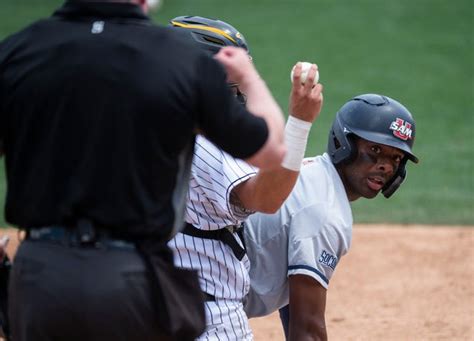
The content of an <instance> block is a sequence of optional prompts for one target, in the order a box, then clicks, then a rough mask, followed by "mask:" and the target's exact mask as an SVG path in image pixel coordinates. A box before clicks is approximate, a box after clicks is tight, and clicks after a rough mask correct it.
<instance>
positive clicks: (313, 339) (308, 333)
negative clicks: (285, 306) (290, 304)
mask: <svg viewBox="0 0 474 341" xmlns="http://www.w3.org/2000/svg"><path fill="white" fill-rule="evenodd" d="M296 319H297V318H295V319H292V318H291V315H290V332H289V334H290V337H289V340H290V341H327V339H328V336H327V331H326V323H325V321H318V320H317V319H311V320H309V319H306V321H305V319H304V318H303V320H300V321H299V322H296V321H294V320H296Z"/></svg>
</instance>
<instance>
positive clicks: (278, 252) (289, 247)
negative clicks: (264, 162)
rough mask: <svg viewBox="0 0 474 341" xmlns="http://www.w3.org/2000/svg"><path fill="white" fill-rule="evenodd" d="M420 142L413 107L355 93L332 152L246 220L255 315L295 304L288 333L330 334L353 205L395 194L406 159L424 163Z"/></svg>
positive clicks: (305, 336) (332, 137) (294, 336)
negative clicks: (330, 310) (328, 314)
mask: <svg viewBox="0 0 474 341" xmlns="http://www.w3.org/2000/svg"><path fill="white" fill-rule="evenodd" d="M414 140H415V122H414V120H413V118H412V116H411V114H410V112H409V111H408V110H407V109H406V108H405V107H404V106H403V105H401V104H400V103H398V102H397V101H395V100H393V99H391V98H389V97H386V96H380V95H375V94H366V95H361V96H357V97H354V98H353V99H351V100H350V101H349V102H347V103H346V104H345V105H344V106H343V107H342V108H341V109H340V110H339V111H338V113H337V114H336V118H335V120H334V123H333V125H332V128H331V130H330V133H329V142H328V146H327V152H326V153H324V154H323V155H321V156H317V157H315V158H311V159H307V160H306V161H305V165H304V166H303V167H302V169H301V174H300V177H299V179H298V181H297V184H296V185H295V188H294V190H293V192H292V193H291V194H290V196H289V197H288V199H287V200H286V201H285V203H284V204H283V206H282V207H281V208H280V210H279V211H278V212H276V213H275V214H270V215H269V214H260V213H259V214H255V215H252V216H251V217H249V219H248V220H247V221H246V223H245V229H244V239H245V245H246V248H247V253H248V256H249V259H250V261H251V270H250V283H251V289H250V293H249V295H248V297H247V299H246V305H245V311H246V312H247V314H248V316H249V317H256V316H264V315H267V314H270V313H271V312H273V311H275V310H278V309H279V308H282V307H284V306H285V305H287V304H288V303H289V310H288V307H286V308H285V309H284V310H283V311H281V312H280V315H281V317H282V321H283V325H284V327H285V334H286V335H287V337H288V336H289V338H290V339H291V340H310V339H311V340H313V339H318V340H325V339H326V338H327V333H326V326H325V320H324V313H325V307H326V291H327V289H328V286H329V281H330V279H331V277H332V275H333V273H334V270H335V269H336V266H337V264H338V262H339V260H340V259H341V257H342V256H343V255H345V254H346V253H347V251H348V250H349V247H350V245H351V235H352V212H351V207H350V203H351V202H352V201H355V200H357V199H358V198H361V197H363V198H368V199H370V198H374V197H375V196H376V195H377V194H378V193H379V192H382V194H383V195H384V196H385V197H387V198H388V197H390V196H391V195H392V194H393V193H394V192H395V190H396V189H397V188H398V187H399V186H400V184H401V183H402V181H403V180H404V178H405V175H406V169H405V166H406V163H407V161H408V160H411V161H413V162H415V163H417V162H418V159H417V157H416V156H415V155H414V154H413V153H412V147H413V143H414ZM288 314H289V317H288ZM288 319H289V328H288ZM288 329H289V333H288Z"/></svg>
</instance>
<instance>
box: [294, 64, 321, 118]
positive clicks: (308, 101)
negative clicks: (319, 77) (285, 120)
mask: <svg viewBox="0 0 474 341" xmlns="http://www.w3.org/2000/svg"><path fill="white" fill-rule="evenodd" d="M317 73H318V66H317V65H316V64H313V65H312V66H311V68H310V70H309V72H308V75H307V77H306V80H305V82H304V83H302V82H301V77H302V64H301V63H300V62H298V63H296V65H295V67H294V74H293V86H292V88H291V93H290V108H289V111H290V115H292V116H294V117H296V118H299V119H300V120H303V121H306V122H311V123H312V122H314V120H315V119H316V118H317V117H318V116H319V114H320V112H321V108H322V106H323V93H322V91H323V86H322V84H320V83H317V84H314V80H315V78H316V74H317Z"/></svg>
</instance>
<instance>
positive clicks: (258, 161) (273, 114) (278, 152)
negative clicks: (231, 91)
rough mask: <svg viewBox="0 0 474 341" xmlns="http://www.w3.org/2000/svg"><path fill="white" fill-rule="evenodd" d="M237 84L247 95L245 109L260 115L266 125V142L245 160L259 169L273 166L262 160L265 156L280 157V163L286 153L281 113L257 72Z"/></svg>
mask: <svg viewBox="0 0 474 341" xmlns="http://www.w3.org/2000/svg"><path fill="white" fill-rule="evenodd" d="M239 86H240V89H241V91H242V92H243V93H245V94H246V96H247V109H248V110H249V111H250V112H251V113H253V114H254V115H256V116H259V117H262V118H263V119H264V120H265V122H266V123H267V126H268V138H267V141H266V143H265V144H264V146H263V147H262V148H261V150H260V151H259V152H257V154H255V155H254V156H252V157H251V158H249V159H248V160H246V161H248V162H249V163H251V164H254V165H256V166H257V167H259V168H261V169H265V168H267V169H268V168H275V164H273V165H270V163H268V162H264V161H265V159H267V158H272V159H273V160H274V158H275V159H276V158H280V163H281V161H282V160H283V157H284V155H285V153H286V147H285V143H284V137H283V136H284V135H283V129H284V117H283V113H282V111H281V109H280V107H279V106H278V104H277V103H276V101H275V99H274V98H273V96H272V95H271V93H270V91H269V90H268V88H267V86H266V84H265V82H264V81H263V80H262V79H261V78H260V77H259V76H258V74H256V73H255V74H254V76H253V77H251V78H250V77H249V78H246V79H245V80H244V81H243V83H241V84H240V85H239ZM277 164H279V163H277ZM268 165H270V167H269V166H268Z"/></svg>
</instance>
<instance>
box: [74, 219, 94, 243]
mask: <svg viewBox="0 0 474 341" xmlns="http://www.w3.org/2000/svg"><path fill="white" fill-rule="evenodd" d="M77 236H78V242H79V244H81V245H93V244H95V242H96V237H97V236H96V231H95V229H94V225H93V224H92V222H91V221H90V220H89V219H79V220H78V221H77Z"/></svg>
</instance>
